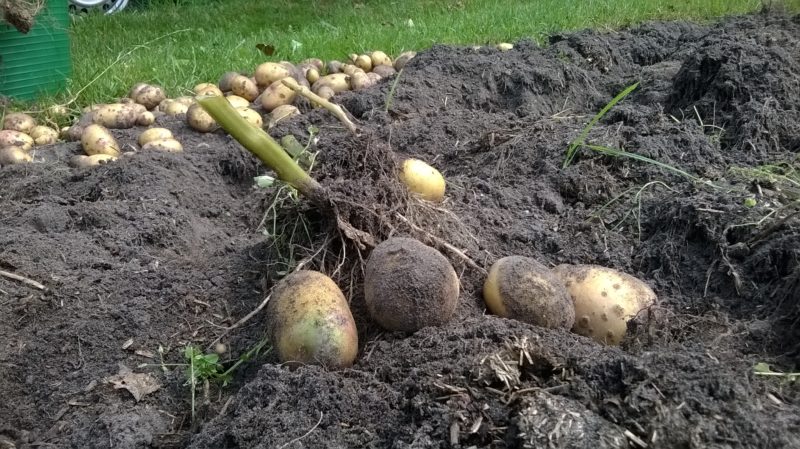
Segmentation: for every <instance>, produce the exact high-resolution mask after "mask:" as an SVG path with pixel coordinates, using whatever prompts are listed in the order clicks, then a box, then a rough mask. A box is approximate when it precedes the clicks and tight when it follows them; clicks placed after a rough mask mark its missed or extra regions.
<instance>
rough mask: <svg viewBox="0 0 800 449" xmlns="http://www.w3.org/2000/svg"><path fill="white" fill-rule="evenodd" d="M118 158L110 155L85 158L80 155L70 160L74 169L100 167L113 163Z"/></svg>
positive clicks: (95, 155) (94, 155)
mask: <svg viewBox="0 0 800 449" xmlns="http://www.w3.org/2000/svg"><path fill="white" fill-rule="evenodd" d="M116 160H117V158H116V157H114V156H111V155H109V154H93V155H91V156H84V155H82V154H79V155H77V156H73V157H72V159H70V164H71V165H72V166H74V167H80V168H86V167H96V166H98V165H105V164H107V163H109V162H111V161H116Z"/></svg>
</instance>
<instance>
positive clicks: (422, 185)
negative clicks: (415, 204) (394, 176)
mask: <svg viewBox="0 0 800 449" xmlns="http://www.w3.org/2000/svg"><path fill="white" fill-rule="evenodd" d="M400 180H401V181H402V182H403V183H404V184H405V185H406V187H408V190H409V191H411V192H412V193H414V194H416V195H418V196H419V197H420V198H422V199H424V200H427V201H434V202H439V201H442V200H443V199H444V191H445V181H444V177H443V176H442V174H441V173H439V170H436V169H435V168H433V167H431V166H430V165H428V164H427V163H425V162H423V161H421V160H419V159H406V160H405V161H403V165H402V167H401V169H400Z"/></svg>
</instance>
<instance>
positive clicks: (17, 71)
mask: <svg viewBox="0 0 800 449" xmlns="http://www.w3.org/2000/svg"><path fill="white" fill-rule="evenodd" d="M67 3H68V2H67V0H48V1H47V4H46V5H45V7H44V9H43V10H42V11H40V12H39V14H38V15H37V16H36V22H35V24H34V26H33V28H32V29H31V30H30V31H29V32H28V33H27V34H22V33H20V32H19V31H17V29H16V28H14V27H12V26H11V25H9V24H8V23H6V22H5V21H3V20H2V19H1V18H0V96H3V97H10V98H13V99H15V100H34V99H36V98H37V97H38V96H39V95H42V94H53V93H56V92H58V91H60V90H62V89H64V88H65V87H66V84H67V79H68V78H69V77H70V76H71V74H72V60H71V58H70V48H69V8H68V6H67Z"/></svg>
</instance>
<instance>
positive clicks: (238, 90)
mask: <svg viewBox="0 0 800 449" xmlns="http://www.w3.org/2000/svg"><path fill="white" fill-rule="evenodd" d="M231 92H233V94H234V95H238V96H240V97H242V98H244V99H245V100H247V101H253V100H255V99H256V97H258V86H256V85H255V84H254V83H253V82H252V81H250V78H248V77H246V76H244V75H239V76H237V77H235V78H233V79H232V80H231Z"/></svg>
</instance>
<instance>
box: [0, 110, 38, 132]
mask: <svg viewBox="0 0 800 449" xmlns="http://www.w3.org/2000/svg"><path fill="white" fill-rule="evenodd" d="M34 126H36V120H34V119H33V117H31V116H30V115H28V114H24V113H22V112H9V113H8V114H6V115H5V117H3V129H8V130H11V131H19V132H21V133H27V132H29V131H30V130H31V129H33V127H34Z"/></svg>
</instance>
